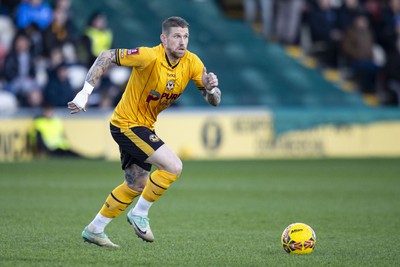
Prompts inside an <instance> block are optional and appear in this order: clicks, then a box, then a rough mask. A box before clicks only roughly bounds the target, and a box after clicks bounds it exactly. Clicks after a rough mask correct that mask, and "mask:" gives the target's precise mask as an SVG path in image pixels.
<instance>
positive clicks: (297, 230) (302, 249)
mask: <svg viewBox="0 0 400 267" xmlns="http://www.w3.org/2000/svg"><path fill="white" fill-rule="evenodd" d="M316 242H317V238H316V236H315V232H314V230H313V229H312V228H311V227H310V226H308V225H307V224H305V223H292V224H291V225H289V226H288V227H286V229H285V230H284V231H283V233H282V237H281V243H282V246H283V249H284V250H285V251H286V252H287V253H289V254H310V253H311V252H313V250H314V248H315V244H316Z"/></svg>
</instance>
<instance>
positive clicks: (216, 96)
mask: <svg viewBox="0 0 400 267" xmlns="http://www.w3.org/2000/svg"><path fill="white" fill-rule="evenodd" d="M210 92H212V93H210ZM201 94H202V95H203V97H204V99H205V100H206V101H207V103H208V104H210V105H213V106H218V105H219V103H220V102H221V90H220V89H219V88H218V87H214V88H213V89H211V90H201Z"/></svg>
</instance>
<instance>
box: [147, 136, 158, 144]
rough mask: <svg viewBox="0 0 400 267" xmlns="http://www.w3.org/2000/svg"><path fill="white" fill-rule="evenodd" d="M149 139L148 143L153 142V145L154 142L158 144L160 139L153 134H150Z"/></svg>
mask: <svg viewBox="0 0 400 267" xmlns="http://www.w3.org/2000/svg"><path fill="white" fill-rule="evenodd" d="M149 139H150V141H151V142H153V143H155V142H160V138H159V137H158V136H157V135H155V134H151V135H150V136H149Z"/></svg>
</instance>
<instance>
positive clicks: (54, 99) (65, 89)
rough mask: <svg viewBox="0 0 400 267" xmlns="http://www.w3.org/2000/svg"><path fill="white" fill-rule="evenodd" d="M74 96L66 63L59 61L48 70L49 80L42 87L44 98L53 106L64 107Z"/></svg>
mask: <svg viewBox="0 0 400 267" xmlns="http://www.w3.org/2000/svg"><path fill="white" fill-rule="evenodd" d="M72 98H74V92H73V88H72V86H71V84H70V82H69V80H68V68H67V65H66V64H64V63H61V64H60V65H59V66H57V67H56V68H55V69H54V70H50V71H49V82H48V84H47V86H46V88H45V89H44V100H45V102H46V103H48V104H50V105H52V106H55V107H65V106H66V105H67V103H68V101H71V99H72Z"/></svg>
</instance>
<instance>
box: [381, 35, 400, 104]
mask: <svg viewBox="0 0 400 267" xmlns="http://www.w3.org/2000/svg"><path fill="white" fill-rule="evenodd" d="M395 47H396V49H394V50H392V51H391V52H390V54H389V55H388V57H387V62H386V65H385V73H386V77H385V79H386V81H385V84H386V86H387V89H389V90H390V91H389V92H387V93H388V94H389V97H388V99H387V104H395V105H398V106H400V36H398V37H397V40H396V46H395Z"/></svg>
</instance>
